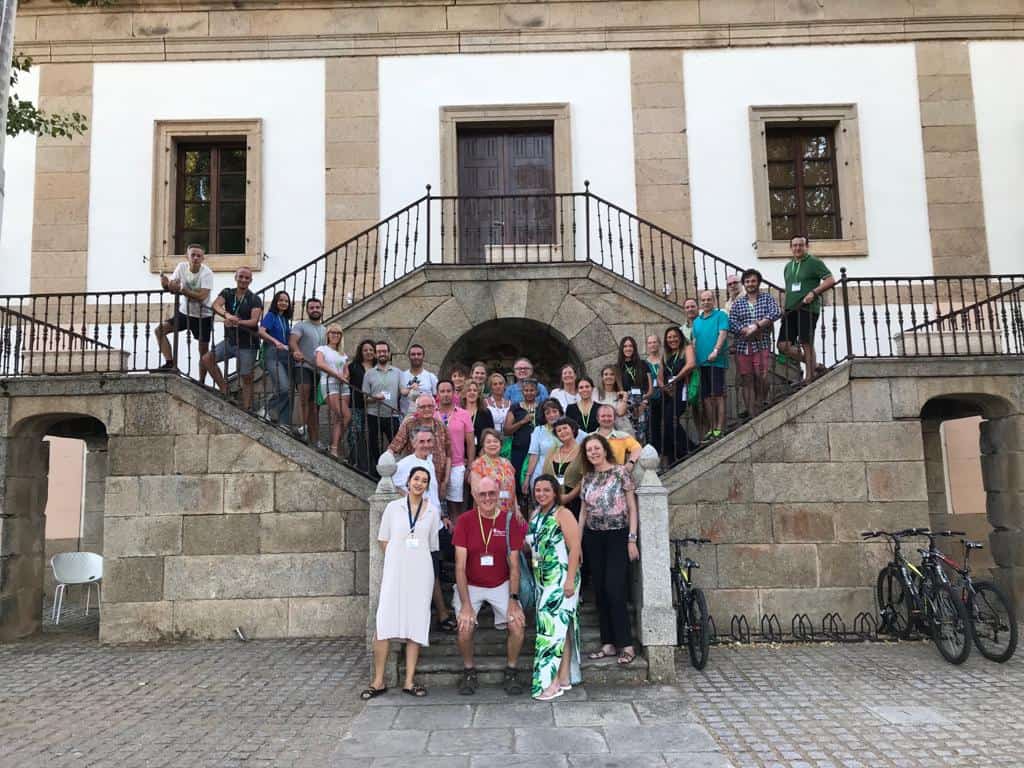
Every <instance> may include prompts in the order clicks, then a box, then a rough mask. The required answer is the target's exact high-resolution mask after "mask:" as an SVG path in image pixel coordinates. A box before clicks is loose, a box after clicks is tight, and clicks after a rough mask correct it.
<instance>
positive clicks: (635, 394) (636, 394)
mask: <svg viewBox="0 0 1024 768" xmlns="http://www.w3.org/2000/svg"><path fill="white" fill-rule="evenodd" d="M629 394H631V395H632V396H633V397H640V395H641V394H643V393H642V392H641V391H640V387H633V388H632V389H631V390H629Z"/></svg>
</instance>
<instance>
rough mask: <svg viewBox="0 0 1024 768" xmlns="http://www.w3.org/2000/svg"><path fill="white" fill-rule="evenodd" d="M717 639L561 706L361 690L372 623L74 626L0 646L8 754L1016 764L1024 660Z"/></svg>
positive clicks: (0, 721)
mask: <svg viewBox="0 0 1024 768" xmlns="http://www.w3.org/2000/svg"><path fill="white" fill-rule="evenodd" d="M64 626H65V625H64V624H63V623H62V627H64ZM85 630H88V625H85ZM711 653H712V655H711V660H710V662H709V664H708V667H707V669H706V670H705V671H704V672H701V673H698V672H694V671H693V670H692V669H690V668H689V667H688V666H687V665H686V664H685V663H683V664H681V665H680V667H679V671H680V683H679V685H678V686H641V687H636V688H600V687H598V686H584V687H583V688H582V689H577V690H574V691H572V692H570V693H568V694H566V695H565V696H563V697H562V698H561V699H559V700H558V701H557V702H554V703H553V704H538V703H535V702H531V701H529V700H528V699H525V698H523V699H520V700H517V701H515V702H514V703H512V702H510V701H509V699H508V698H507V697H506V696H505V695H504V694H503V693H501V692H500V691H497V690H491V689H486V688H485V689H481V691H480V692H479V693H478V694H477V695H476V696H475V697H473V698H472V699H470V700H467V698H464V697H459V696H457V695H456V694H455V693H454V691H442V690H433V691H431V693H430V695H429V696H428V697H427V698H425V699H422V700H415V699H412V698H411V697H408V696H405V695H402V694H401V693H398V692H391V693H389V694H388V695H387V696H384V697H381V698H379V699H376V700H374V701H373V702H371V703H370V704H369V705H364V704H362V703H361V702H359V701H358V699H357V695H358V691H359V690H360V689H361V688H363V687H364V685H365V684H366V682H367V680H366V677H365V671H366V669H367V668H368V667H367V665H368V658H367V656H366V654H365V653H364V651H363V649H362V643H361V642H360V641H359V640H321V641H317V640H287V641H257V642H249V643H245V644H243V643H240V642H206V643H180V644H174V645H164V646H145V647H138V646H136V647H124V646H120V647H102V646H99V645H97V643H96V640H95V635H94V634H92V635H89V634H86V633H85V632H84V631H83V629H82V625H79V626H78V627H77V629H76V628H75V627H73V626H72V625H70V624H69V625H67V627H66V628H64V629H62V630H61V631H60V632H59V633H54V632H47V633H46V634H44V635H43V636H42V637H41V638H38V639H35V640H32V641H26V642H21V643H14V644H9V645H2V646H0V766H3V768H7V766H12V767H13V766H18V767H19V768H22V767H23V768H30V767H35V766H127V767H128V768H135V767H136V766H139V767H142V766H189V767H190V768H191V767H192V766H196V767H199V766H275V767H276V766H282V767H287V766H297V767H301V766H341V767H342V768H399V767H400V766H402V767H404V766H406V765H415V766H416V768H489V766H491V765H494V766H499V765H500V766H510V767H511V766H515V768H522V767H523V766H527V765H538V766H540V765H542V766H544V767H545V768H576V766H581V765H583V764H586V765H587V766H588V768H590V767H591V766H594V768H612V766H615V767H616V768H618V767H619V766H623V767H624V766H629V768H650V767H653V766H658V767H660V768H670V767H671V766H677V765H678V766H682V765H684V764H685V765H686V766H701V767H702V768H704V767H706V768H723V767H724V766H728V765H733V766H736V768H745V767H746V766H786V767H787V768H798V767H799V768H805V767H806V766H814V768H824V767H825V766H836V767H840V766H841V767H843V768H850V767H852V766H866V767H870V768H875V767H876V766H901V767H908V768H910V767H914V766H946V765H956V766H957V767H958V768H960V767H961V766H962V767H964V768H969V767H971V766H999V765H1019V764H1020V762H1021V758H1020V755H1021V754H1022V752H1024V721H1022V720H1021V719H1020V718H1019V712H1020V709H1021V703H1022V700H1024V696H1022V694H1021V693H1020V692H1021V691H1022V690H1024V659H1022V658H1021V657H1017V658H1014V659H1013V660H1011V661H1010V662H1009V663H1007V664H1005V665H996V664H991V663H989V662H986V661H985V660H984V659H982V658H980V657H978V656H976V655H972V657H971V659H970V660H969V661H968V662H967V663H966V664H965V665H964V666H963V667H959V668H955V667H951V666H949V665H948V664H946V663H945V662H943V661H942V660H941V658H940V657H939V656H938V653H937V652H936V651H935V649H934V648H933V647H931V646H930V645H928V644H924V643H905V644H900V645H839V646H821V645H817V646H800V647H781V648H771V647H765V646H759V647H753V648H751V647H742V648H732V647H721V646H719V647H715V648H712V652H711ZM371 756H373V759H372V761H371Z"/></svg>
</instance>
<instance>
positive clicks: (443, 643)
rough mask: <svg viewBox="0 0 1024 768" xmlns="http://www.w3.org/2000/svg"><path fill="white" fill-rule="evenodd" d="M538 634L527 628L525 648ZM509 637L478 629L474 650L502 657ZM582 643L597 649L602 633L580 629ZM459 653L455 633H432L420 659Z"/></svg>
mask: <svg viewBox="0 0 1024 768" xmlns="http://www.w3.org/2000/svg"><path fill="white" fill-rule="evenodd" d="M535 637H536V633H535V631H534V628H533V627H530V626H528V627H527V628H526V639H525V640H524V642H523V647H524V648H532V647H533V643H534V638H535ZM507 642H508V635H507V633H506V632H505V631H504V630H501V631H499V630H496V629H494V628H493V627H488V628H483V629H478V630H477V631H476V635H475V637H474V649H475V652H476V654H477V655H480V656H489V655H500V654H502V653H504V652H505V647H506V644H507ZM580 642H581V643H582V644H583V647H584V648H590V647H596V646H598V645H599V644H600V642H601V633H600V631H599V630H598V628H597V627H582V626H581V627H580ZM458 653H459V651H458V647H457V646H456V643H455V633H454V632H451V633H449V632H437V631H434V632H431V633H430V645H428V646H426V647H425V648H422V649H421V650H420V657H421V658H426V657H428V656H429V657H439V656H457V655H458Z"/></svg>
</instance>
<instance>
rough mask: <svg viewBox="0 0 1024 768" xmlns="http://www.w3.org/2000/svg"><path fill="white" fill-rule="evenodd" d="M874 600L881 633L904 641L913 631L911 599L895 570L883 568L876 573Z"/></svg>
mask: <svg viewBox="0 0 1024 768" xmlns="http://www.w3.org/2000/svg"><path fill="white" fill-rule="evenodd" d="M875 599H876V601H877V602H878V616H879V618H880V619H881V623H882V627H883V631H885V632H889V633H891V634H893V635H896V636H897V637H900V638H902V639H904V640H906V639H907V638H908V637H909V636H910V632H911V630H912V629H913V621H912V620H911V618H912V615H913V609H912V608H911V601H912V599H913V598H912V597H911V595H910V593H909V592H908V591H907V589H906V588H905V587H904V585H903V580H902V579H901V578H900V574H899V571H897V570H896V569H895V568H883V569H882V570H881V571H879V572H878V582H877V583H876V584H875Z"/></svg>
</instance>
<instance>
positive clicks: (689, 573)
mask: <svg viewBox="0 0 1024 768" xmlns="http://www.w3.org/2000/svg"><path fill="white" fill-rule="evenodd" d="M710 543H711V539H701V538H693V537H687V538H685V539H676V540H674V541H673V542H672V545H673V547H674V565H673V568H672V587H673V589H672V591H673V597H674V602H675V606H676V639H677V642H678V644H679V645H683V644H684V643H685V644H686V648H687V650H688V652H689V655H690V663H691V664H692V665H693V667H694V669H704V667H705V665H706V664H707V663H708V650H709V648H710V645H711V628H710V616H709V615H708V603H707V599H706V598H705V597H704V590H702V589H701V588H700V587H695V586H693V569H694V568H700V563H698V562H697V561H695V560H692V559H690V558H689V557H684V556H683V552H682V550H683V548H684V547H686V546H687V545H688V544H696V545H697V546H698V547H699V546H701V545H703V544H710Z"/></svg>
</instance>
